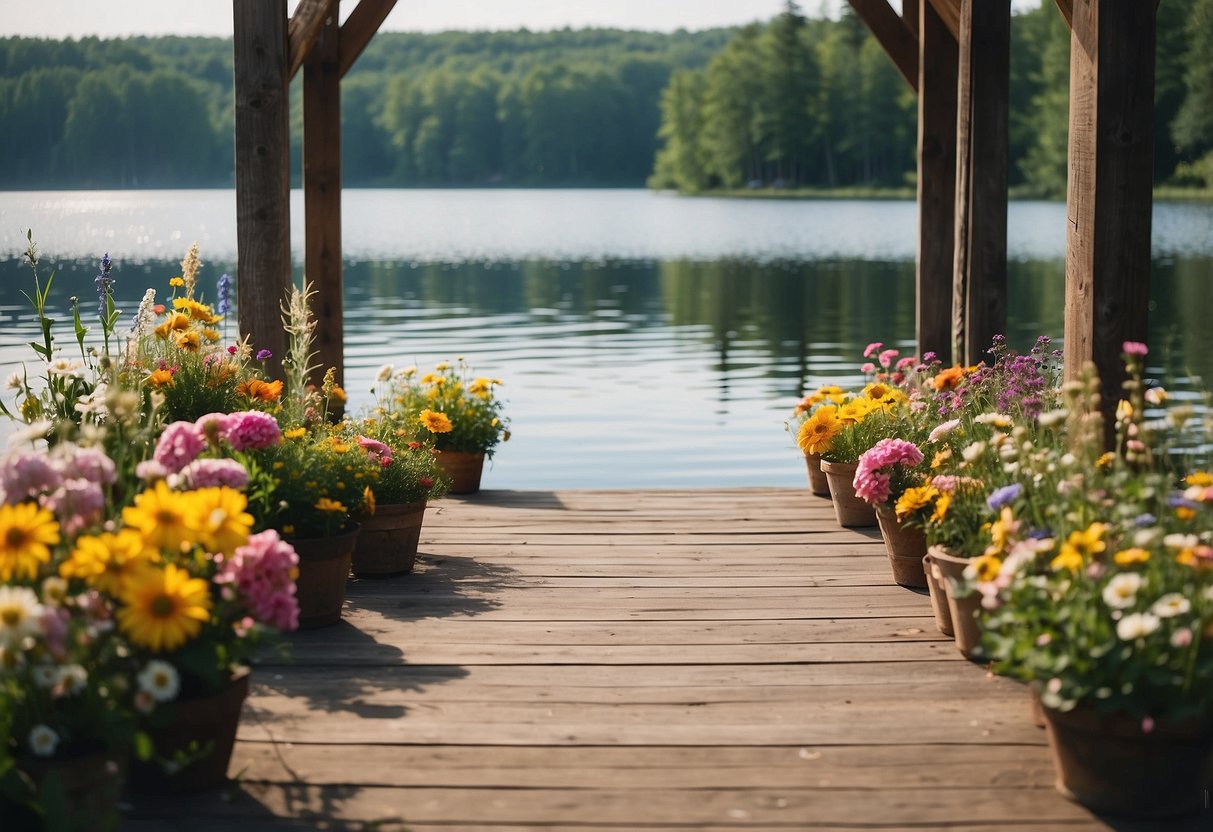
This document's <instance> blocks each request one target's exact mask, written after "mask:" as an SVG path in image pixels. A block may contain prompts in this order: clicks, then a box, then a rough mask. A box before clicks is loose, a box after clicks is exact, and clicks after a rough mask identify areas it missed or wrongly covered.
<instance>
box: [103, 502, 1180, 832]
mask: <svg viewBox="0 0 1213 832" xmlns="http://www.w3.org/2000/svg"><path fill="white" fill-rule="evenodd" d="M806 507H808V508H812V509H813V510H812V511H808V512H806ZM817 507H819V504H817V503H814V502H812V501H811V500H809V499H808V498H806V496H805V494H804V492H802V491H798V490H792V489H741V490H736V491H726V490H714V491H703V492H695V491H659V492H658V491H654V492H640V493H638V492H622V491H620V492H564V491H562V492H532V493H527V492H502V493H493V492H482V493H481V494H479V495H477V496H476V497H475V498H469V499H463V500H442V501H439V502H437V503H436V504H435V506H434V509H435V510H434V511H433V512H431V513H427V517H426V530H425V538H426V541H427V542H426V544H425V545H424V546H423V553H424V554H423V556H422V557H421V558H420V559H419V562H418V566H417V571H416V572H415V573H414V574H410V575H405V576H400V577H397V578H392V579H386V580H378V581H371V580H362V581H351V582H350V583H349V585H348V587H347V588H348V596H347V607H346V613H345V618H344V620H343V621H342V622H341V623H340V624H338V625H337V626H334V627H331V628H328V629H324V630H315V631H308V632H303V633H297V634H293V635H291V636H290V637H289V638H288V639H287V641H288V642H289V648H290V653H291V654H292V657H291V659H290V660H289V661H286V660H284V659H283V658H282V657H280V656H278V655H276V654H266V655H264V656H263V657H262V658H261V660H260V661H259V662H258V663H257V666H256V667H255V669H254V674H253V690H252V694H251V696H250V698H249V700H248V702H247V703H246V706H245V712H244V716H243V719H242V722H241V726H240V733H239V736H238V742H237V746H236V751H235V754H234V757H233V761H232V765H231V769H230V771H231V772H232V773H233V774H235V773H241V780H240V782H239V784H238V785H237V784H233V785H232V786H231V787H230V788H229V789H228V790H227V793H226V796H225V797H224V798H223V799H216V797H215V796H214V795H198V796H186V797H175V798H172V799H171V800H154V799H146V798H140V799H137V800H136V802H135V805H134V808H133V810H132V812H131V813H130V815H131V816H130V817H129V818H127V821H126V823H125V824H124V826H123V828H124V829H132V830H136V832H153V831H154V832H162V830H164V831H165V832H167V830H169V829H173V830H186V832H192V830H199V832H200V830H209V829H216V828H222V829H225V830H227V829H231V830H236V832H270V830H281V829H289V830H296V829H299V830H302V829H318V828H319V829H324V828H330V829H359V828H377V829H384V830H396V832H404V830H406V829H408V830H413V832H422V830H426V831H427V832H438V830H444V832H453V831H454V830H458V832H477V831H479V832H511V831H512V832H523V830H543V832H554V831H556V830H559V831H560V832H574V830H576V832H608V831H609V832H625V830H626V832H657V830H662V832H671V830H691V829H693V830H696V832H712V830H719V832H724V830H729V832H761V831H762V830H771V832H773V830H777V829H778V830H784V832H786V830H789V829H798V830H799V829H805V830H831V829H833V830H842V829H847V830H894V829H915V830H924V829H940V830H942V829H950V830H957V829H971V828H978V829H982V830H1008V832H1009V830H1032V829H1041V830H1044V829H1059V830H1096V829H1107V828H1109V827H1107V826H1106V825H1104V824H1103V823H1102V822H1100V821H1099V820H1097V819H1095V818H1093V817H1092V816H1091V815H1090V814H1089V813H1087V812H1086V811H1085V810H1083V809H1081V808H1079V807H1077V806H1075V805H1074V804H1072V803H1069V802H1067V801H1066V800H1064V799H1063V798H1062V797H1061V796H1060V795H1058V794H1057V792H1056V791H1054V789H1053V786H1052V784H1053V777H1054V775H1053V770H1052V765H1051V763H1050V760H1049V754H1048V750H1047V748H1046V744H1045V735H1044V732H1042V731H1040V730H1039V729H1037V728H1035V727H1034V726H1033V725H1032V724H1031V722H1030V720H1029V717H1028V703H1027V697H1026V695H1025V693H1024V691H1023V689H1022V688H1021V687H1020V686H1019V685H1018V684H1017V683H1015V682H1012V681H1010V680H1007V679H1002V678H996V677H993V676H991V675H989V674H988V673H986V672H985V671H984V669H983V668H981V667H979V666H976V665H974V664H972V663H970V662H967V661H964V660H963V659H962V658H960V656H959V654H958V653H957V652H956V650H955V648H954V646H953V645H952V644H951V642H950V641H947V640H945V639H943V638H942V637H941V636H939V634H938V633H937V631H936V630H935V629H934V626H933V619H932V618H931V616H930V608H929V604H928V602H927V599H926V598H925V597H924V596H923V595H921V594H918V593H915V592H911V591H909V590H906V589H902V588H900V587H896V586H894V585H892V584H891V582H890V581H889V577H888V573H889V567H888V561H887V558H886V557H885V556H884V554H883V547H882V546H881V544H880V543H879V542H878V541H876V540H875V539H874V538H873V537H872V536H870V535H869V534H866V533H863V532H858V531H851V530H839V529H838V528H837V526H836V525H835V524H834V520H833V518H832V517H831V516H828V515H826V514H825V513H824V512H821V511H819V510H817ZM431 520H434V522H433V524H432V525H431ZM749 523H752V524H754V526H755V527H756V528H758V529H765V531H761V532H758V533H749V532H745V531H737V530H738V529H744V528H745V526H746V525H747V524H749ZM730 528H732V529H734V531H732V532H730V531H729V529H730ZM776 529H779V530H783V531H774V530H776ZM620 538H625V539H626V542H624V543H620V542H619V539H620ZM788 538H792V539H793V540H794V542H788ZM551 539H555V540H557V541H559V542H555V543H553V542H538V543H530V542H529V541H536V540H539V541H550V540H551ZM831 578H842V579H844V580H842V581H841V582H839V581H835V580H831ZM1024 818H1028V819H1029V820H1024ZM375 824H378V825H375ZM368 825H369V826H368ZM1116 828H1118V829H1125V830H1130V829H1133V827H1132V826H1120V825H1118V826H1117V827H1116ZM1141 828H1142V829H1144V828H1145V827H1141ZM1178 828H1179V827H1177V829H1178ZM1193 828H1197V827H1193ZM1184 832H1187V830H1184Z"/></svg>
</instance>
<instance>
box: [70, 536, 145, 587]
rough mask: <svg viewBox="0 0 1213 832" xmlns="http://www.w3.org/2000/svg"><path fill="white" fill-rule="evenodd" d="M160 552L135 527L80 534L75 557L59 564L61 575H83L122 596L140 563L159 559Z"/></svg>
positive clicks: (143, 564)
mask: <svg viewBox="0 0 1213 832" xmlns="http://www.w3.org/2000/svg"><path fill="white" fill-rule="evenodd" d="M159 560H160V553H159V552H157V551H155V550H149V549H148V548H147V547H146V545H145V544H144V542H143V535H141V534H139V532H137V531H135V530H134V529H122V530H121V531H119V532H117V533H116V534H115V533H112V532H104V533H102V534H99V535H95V536H94V535H82V536H81V537H78V538H76V546H75V548H73V549H72V554H71V557H69V558H68V559H67V560H66V561H64V562H63V563H62V564H60V565H59V575H60V576H61V577H64V578H79V579H80V580H82V581H84V582H85V583H86V584H88V585H89V586H93V587H96V588H97V589H99V590H101V591H102V592H105V593H108V594H110V595H113V596H120V595H122V593H123V592H125V590H126V583H127V581H128V580H129V579H130V577H131V575H133V574H134V573H135V572H136V571H137V570H138V569H139V568H140V567H142V566H145V565H146V564H148V563H149V562H152V561H159Z"/></svg>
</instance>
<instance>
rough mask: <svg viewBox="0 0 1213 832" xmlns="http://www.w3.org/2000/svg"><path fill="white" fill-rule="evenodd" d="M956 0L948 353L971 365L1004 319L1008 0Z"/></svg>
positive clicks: (1002, 326)
mask: <svg viewBox="0 0 1213 832" xmlns="http://www.w3.org/2000/svg"><path fill="white" fill-rule="evenodd" d="M975 2H976V0H962V3H961V16H960V41H959V44H958V50H959V71H958V79H957V106H956V239H955V246H956V256H955V264H954V265H955V271H954V274H953V280H954V283H953V296H952V313H953V318H954V320H953V343H954V346H955V348H956V349H955V354H954V357H955V358H956V359H957V360H959V361H963V362H965V363H967V364H975V363H977V362H978V361H980V360H981V359H982V358H983V357H984V356H985V351H986V349H988V347H989V346H990V342H991V339H993V337H994V336H995V335H999V334H1002V333H1004V332H1005V331H1006V323H1007V158H1008V141H1009V140H1008V132H1007V122H1008V109H1009V102H1010V62H1011V3H1010V0H980V2H981V10H980V14H978V13H976V11H975V8H974V6H975Z"/></svg>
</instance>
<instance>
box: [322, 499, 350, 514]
mask: <svg viewBox="0 0 1213 832" xmlns="http://www.w3.org/2000/svg"><path fill="white" fill-rule="evenodd" d="M316 509H317V510H318V511H333V512H344V511H347V510H348V509H346V507H345V506H343V505H342V504H341V503H339V502H337V501H336V500H330V499H329V498H328V497H321V498H320V499H319V500H317V501H316Z"/></svg>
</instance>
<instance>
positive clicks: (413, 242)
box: [0, 190, 1213, 488]
mask: <svg viewBox="0 0 1213 832" xmlns="http://www.w3.org/2000/svg"><path fill="white" fill-rule="evenodd" d="M344 214H345V230H344V237H345V256H346V258H347V263H346V288H345V291H346V315H347V319H346V339H347V348H346V368H345V372H346V382H347V384H346V386H347V388H348V390H349V392H350V395H351V399H352V402H353V404H354V405H355V406H356V407H357V406H359V405H365V404H368V403H369V402H370V401H371V397H370V393H369V390H370V387H371V379H372V378H373V376H374V374H375V372H376V371H377V370H378V368H379V367H380V366H381V365H382V364H385V363H392V364H396V365H398V366H400V365H408V364H416V365H418V366H420V367H422V368H426V367H428V366H431V365H432V364H434V363H436V362H437V361H440V360H444V359H451V358H454V357H456V356H461V355H462V356H465V357H466V358H467V360H468V361H469V362H470V363H471V364H473V365H474V366H475V367H476V368H477V369H478V371H480V372H481V373H483V374H485V375H493V376H499V377H501V378H503V379H504V380H505V381H506V386H505V387H504V389H503V391H502V392H503V394H504V397H505V399H506V401H507V413H508V415H509V416H510V418H511V420H512V422H513V429H514V437H513V439H511V441H510V442H509V443H508V444H506V445H504V446H502V447H501V449H500V452H499V454H498V456H497V459H496V460H495V462H494V466H493V468H492V470H491V471H490V472H489V473H488V474H487V475H486V480H485V484H486V487H491V488H548V487H644V486H717V485H720V486H736V485H799V484H801V483H803V478H804V470H803V463H802V461H801V460H800V458H799V456H798V453H797V451H796V450H795V447H794V445H793V444H792V442H791V439H790V437H789V436H788V435H787V434H786V433H785V432H784V430H783V421H784V419H785V417H786V415H787V412H788V411H789V410H790V409H791V406H792V405H793V404H794V403H795V401H796V400H797V398H798V396H799V395H800V392H801V391H802V390H803V389H804V388H806V387H811V386H816V385H817V384H820V383H823V382H827V381H837V382H840V383H853V382H857V381H858V380H859V379H858V366H859V364H860V363H862V358H861V357H860V351H861V350H862V349H863V347H864V345H865V344H867V343H868V342H869V341H873V340H881V341H884V342H886V343H888V344H892V345H895V346H900V347H903V348H904V349H906V350H910V349H912V346H913V338H914V229H915V227H916V213H915V207H914V204H913V203H912V202H900V201H865V200H853V201H852V200H843V201H774V200H771V201H767V200H724V199H711V198H679V197H675V196H671V195H667V194H654V193H650V192H647V191H642V190H559V191H543V190H529V191H515V190H493V191H473V190H446V191H426V190H352V191H347V192H346V193H345V196H344ZM292 216H293V218H294V221H295V229H294V234H293V250H294V251H295V252H296V254H297V257H301V256H302V254H301V253H302V250H303V238H302V226H301V223H300V220H301V218H302V199H301V196H300V194H299V193H297V192H296V193H293V194H292ZM27 228H32V229H33V231H34V235H35V239H36V241H37V242H38V244H39V249H40V251H41V255H42V258H43V263H44V272H45V271H49V270H50V269H51V268H56V269H57V276H56V278H55V291H54V292H53V293H52V294H53V297H54V301H55V303H56V304H57V308H58V309H59V310H60V313H61V312H62V309H63V308H64V306H65V304H66V298H67V297H69V296H70V295H72V294H76V295H79V296H80V297H81V298H89V299H91V298H93V297H94V294H93V285H92V279H93V276H94V275H95V273H96V260H97V259H98V258H99V257H100V255H101V254H102V253H103V252H105V251H108V252H109V253H110V255H111V257H113V258H114V260H115V262H116V267H115V270H114V274H115V276H116V277H117V279H118V283H117V285H116V294H117V298H118V300H119V306H120V307H121V308H123V309H126V310H128V311H133V310H134V308H135V306H136V304H137V301H138V299H139V297H141V296H142V294H143V290H144V289H145V288H147V287H148V286H152V287H155V288H157V289H158V290H161V291H164V290H165V289H166V288H167V280H168V278H169V277H170V276H172V275H175V274H177V273H178V272H179V271H180V268H179V266H178V265H177V264H178V262H179V261H180V259H181V257H182V256H183V255H184V253H185V250H186V248H187V247H188V245H189V243H190V242H191V241H193V240H197V241H198V242H199V244H200V246H201V249H202V259H203V261H204V263H205V266H204V268H203V270H202V272H201V274H200V278H199V279H200V283H201V285H202V286H204V287H206V289H205V294H206V295H207V296H208V297H211V298H213V295H214V290H213V286H214V281H215V280H216V279H217V278H218V277H219V275H220V274H221V273H223V272H224V271H228V272H231V273H232V274H233V275H234V274H235V267H234V261H235V255H236V251H235V238H236V233H235V196H234V193H233V192H231V191H117V192H115V191H103V192H81V191H73V192H32V193H18V192H8V193H0V371H2V372H3V373H4V375H7V374H8V373H9V372H10V371H11V370H12V368H13V367H14V366H15V365H16V364H17V363H19V362H20V361H22V360H26V361H31V360H32V359H33V358H34V356H33V353H32V351H31V350H30V349H29V348H28V347H27V346H25V342H27V341H29V340H30V339H31V338H33V337H34V336H35V334H36V327H35V325H34V324H33V321H32V318H31V316H30V313H29V309H28V306H27V305H26V303H25V301H24V298H22V296H21V294H20V292H21V290H27V289H28V288H29V279H28V271H26V270H24V268H23V267H22V265H21V262H20V254H21V252H22V251H24V249H25V229H27ZM1008 243H1009V251H1010V256H1011V268H1010V291H1011V303H1010V314H1009V322H1008V336H1009V337H1010V339H1011V341H1012V343H1013V344H1014V345H1015V346H1017V347H1020V348H1026V347H1027V346H1029V345H1030V344H1031V343H1032V341H1033V340H1034V339H1035V337H1036V335H1037V334H1041V333H1043V334H1048V335H1051V336H1053V337H1055V338H1057V339H1060V337H1061V330H1062V297H1063V266H1062V255H1063V252H1064V247H1065V207H1064V206H1063V205H1061V204H1058V203H1043V202H1016V203H1012V205H1011V206H1010V221H1009V229H1008ZM297 271H298V272H301V271H302V268H301V266H297ZM1152 281H1153V282H1152V301H1151V343H1152V345H1153V348H1154V353H1153V355H1152V361H1154V363H1155V366H1154V372H1155V373H1156V374H1157V375H1159V376H1165V377H1167V378H1168V379H1169V383H1168V386H1169V387H1171V388H1172V389H1173V390H1178V391H1179V392H1181V393H1183V394H1186V395H1190V396H1196V395H1199V393H1201V392H1202V391H1203V389H1204V387H1205V385H1204V383H1203V382H1202V381H1201V379H1202V378H1211V377H1213V327H1210V326H1209V324H1208V319H1206V318H1205V317H1204V313H1205V312H1207V311H1208V310H1210V309H1213V206H1211V205H1206V204H1189V203H1160V204H1158V205H1156V207H1155V215H1154V263H1153V275H1152ZM58 317H60V319H61V320H63V321H64V324H63V327H64V328H63V329H61V331H60V335H61V339H62V340H61V343H62V344H64V345H65V346H66V345H68V344H69V343H71V342H72V336H71V332H70V321H68V320H67V319H66V318H65V317H64V316H63V315H62V314H60V315H58ZM72 345H73V346H74V344H72ZM31 364H32V361H31Z"/></svg>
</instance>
